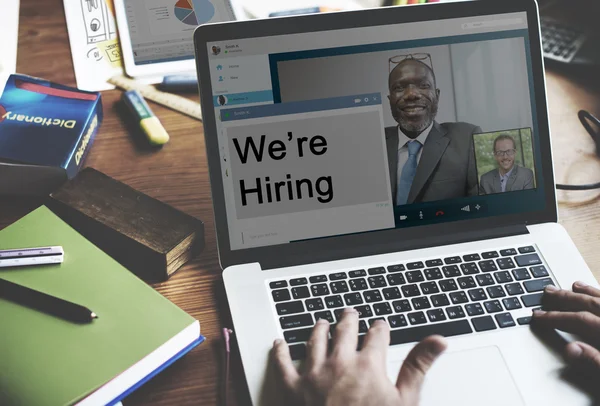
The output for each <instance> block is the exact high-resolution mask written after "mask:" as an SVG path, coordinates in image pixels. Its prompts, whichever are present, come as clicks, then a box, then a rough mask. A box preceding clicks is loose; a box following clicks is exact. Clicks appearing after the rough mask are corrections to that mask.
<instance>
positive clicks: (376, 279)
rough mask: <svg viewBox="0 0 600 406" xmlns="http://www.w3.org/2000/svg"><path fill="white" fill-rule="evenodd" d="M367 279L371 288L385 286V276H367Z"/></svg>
mask: <svg viewBox="0 0 600 406" xmlns="http://www.w3.org/2000/svg"><path fill="white" fill-rule="evenodd" d="M367 281H368V282H369V286H370V287H371V289H375V288H384V287H386V286H387V283H385V277H384V276H382V275H377V276H369V277H368V278H367Z"/></svg>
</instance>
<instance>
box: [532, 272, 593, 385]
mask: <svg viewBox="0 0 600 406" xmlns="http://www.w3.org/2000/svg"><path fill="white" fill-rule="evenodd" d="M542 303H543V306H544V311H541V310H536V311H534V312H533V319H532V324H533V325H535V326H538V327H542V328H552V329H557V330H561V331H565V332H567V333H572V334H575V335H577V336H579V337H580V338H581V340H582V341H576V342H572V343H569V344H567V346H566V348H565V358H566V360H567V362H569V363H571V364H572V365H573V366H577V367H583V368H584V369H587V370H592V371H594V372H595V373H598V372H600V351H598V348H600V290H598V289H596V288H593V287H591V286H588V285H586V284H584V283H582V282H575V283H574V284H573V291H572V292H571V291H568V290H561V289H558V288H556V287H555V286H546V289H545V291H544V296H543V300H542Z"/></svg>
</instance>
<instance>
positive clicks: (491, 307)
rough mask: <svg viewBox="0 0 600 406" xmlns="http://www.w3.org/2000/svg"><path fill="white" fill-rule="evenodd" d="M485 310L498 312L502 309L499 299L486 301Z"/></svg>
mask: <svg viewBox="0 0 600 406" xmlns="http://www.w3.org/2000/svg"><path fill="white" fill-rule="evenodd" d="M483 305H484V306H485V310H487V312H488V313H497V312H501V311H502V305H501V304H500V302H499V301H497V300H490V301H489V302H484V303H483Z"/></svg>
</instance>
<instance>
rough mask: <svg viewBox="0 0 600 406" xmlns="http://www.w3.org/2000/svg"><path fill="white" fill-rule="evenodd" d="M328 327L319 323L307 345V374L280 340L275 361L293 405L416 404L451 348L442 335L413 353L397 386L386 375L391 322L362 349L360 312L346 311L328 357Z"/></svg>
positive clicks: (377, 328) (373, 331)
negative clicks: (426, 381) (433, 370)
mask: <svg viewBox="0 0 600 406" xmlns="http://www.w3.org/2000/svg"><path fill="white" fill-rule="evenodd" d="M328 332H329V323H328V322H327V321H326V320H319V321H318V322H317V324H316V325H315V327H314V329H313V332H312V336H311V338H310V340H309V342H308V343H307V357H306V360H305V364H304V372H303V373H301V374H300V373H298V371H297V370H296V368H295V367H294V365H293V364H292V360H291V358H290V352H289V349H288V346H287V344H286V343H285V342H284V341H282V340H277V341H276V342H275V345H274V347H273V351H274V357H275V363H276V365H277V369H278V372H279V374H280V376H281V379H282V380H283V384H284V386H285V389H286V390H287V392H288V395H289V397H290V399H289V400H290V402H288V403H286V404H293V405H297V406H304V405H311V406H312V405H314V406H322V405H327V406H338V405H342V406H355V405H356V406H358V405H360V406H370V405H377V406H388V405H389V406H392V405H394V406H416V405H418V404H419V395H420V391H421V386H422V384H423V380H424V378H425V374H426V373H427V371H428V370H429V368H430V367H431V365H432V364H433V362H434V361H435V359H436V358H437V357H438V356H439V355H440V354H441V353H442V352H443V351H444V350H445V349H446V342H445V340H444V339H443V338H442V337H440V336H432V337H428V338H426V339H425V340H423V341H422V342H421V343H419V344H418V345H417V346H415V348H413V350H412V351H411V352H410V353H409V354H408V356H407V357H406V360H405V361H404V364H403V365H402V368H401V369H400V373H399V374H398V380H397V381H396V385H394V384H392V382H390V380H389V379H388V377H387V373H386V356H387V349H388V346H389V344H390V332H389V327H388V325H387V323H385V322H383V321H378V322H376V323H375V324H373V326H372V327H371V328H370V329H369V332H368V333H367V336H366V337H365V340H364V343H363V346H362V349H361V351H356V347H357V344H358V314H357V312H356V311H355V310H354V309H346V310H345V312H344V314H343V317H342V320H341V321H340V322H339V323H338V324H337V326H336V329H335V333H334V337H333V347H332V349H331V352H330V353H329V354H328V351H327V341H328V340H327V333H328Z"/></svg>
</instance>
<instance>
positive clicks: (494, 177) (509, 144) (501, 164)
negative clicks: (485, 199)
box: [479, 134, 533, 195]
mask: <svg viewBox="0 0 600 406" xmlns="http://www.w3.org/2000/svg"><path fill="white" fill-rule="evenodd" d="M516 153H517V144H516V143H515V140H514V138H513V137H511V136H510V135H505V134H502V135H499V136H498V137H496V139H495V140H494V157H495V158H496V162H497V163H498V169H493V170H491V171H489V172H488V173H485V174H483V175H482V176H481V182H480V187H479V193H481V194H482V195H489V194H492V193H502V192H512V191H514V190H525V189H533V171H532V170H531V169H529V168H524V167H522V166H519V165H516V164H515V154H516Z"/></svg>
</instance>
